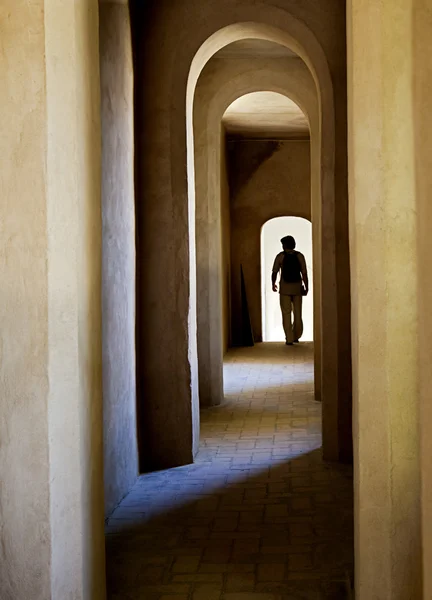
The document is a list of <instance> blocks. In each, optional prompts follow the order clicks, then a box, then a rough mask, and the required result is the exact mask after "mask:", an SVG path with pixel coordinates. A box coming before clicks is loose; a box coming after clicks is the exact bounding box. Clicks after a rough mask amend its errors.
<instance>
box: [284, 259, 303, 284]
mask: <svg viewBox="0 0 432 600" xmlns="http://www.w3.org/2000/svg"><path fill="white" fill-rule="evenodd" d="M282 279H283V280H284V281H285V282H286V283H298V282H299V281H301V268H300V261H299V259H298V252H285V256H284V259H283V263H282Z"/></svg>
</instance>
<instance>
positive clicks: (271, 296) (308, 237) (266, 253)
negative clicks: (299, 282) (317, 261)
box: [261, 217, 313, 342]
mask: <svg viewBox="0 0 432 600" xmlns="http://www.w3.org/2000/svg"><path fill="white" fill-rule="evenodd" d="M286 235H292V236H293V237H294V239H295V240H296V243H297V245H296V250H298V251H299V252H301V253H302V254H304V256H305V259H306V264H307V268H308V274H309V294H308V295H307V296H306V297H305V298H303V326H304V330H303V335H302V338H301V341H303V342H310V341H312V340H313V288H312V286H313V271H312V223H311V222H310V221H308V220H307V219H303V218H302V217H277V218H275V219H270V220H269V221H267V222H266V223H264V225H263V227H262V229H261V298H262V325H263V341H264V342H282V341H284V340H285V334H284V331H283V327H282V317H281V311H280V306H279V294H275V293H274V292H273V291H272V286H271V272H272V268H273V262H274V259H275V257H276V255H277V254H278V253H279V252H281V251H282V246H281V243H280V240H281V238H283V237H284V236H286Z"/></svg>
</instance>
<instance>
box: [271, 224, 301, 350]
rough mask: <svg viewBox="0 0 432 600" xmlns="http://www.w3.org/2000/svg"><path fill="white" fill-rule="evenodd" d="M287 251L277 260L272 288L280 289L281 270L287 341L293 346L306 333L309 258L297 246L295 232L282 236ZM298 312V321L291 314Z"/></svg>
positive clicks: (280, 254) (281, 304) (284, 324)
mask: <svg viewBox="0 0 432 600" xmlns="http://www.w3.org/2000/svg"><path fill="white" fill-rule="evenodd" d="M281 244H282V248H283V252H280V253H279V254H278V255H277V256H276V258H275V261H274V264H273V271H272V276H271V278H272V288H273V291H274V292H277V291H278V286H277V284H276V280H277V276H278V273H279V272H280V273H281V276H280V281H279V294H280V307H281V312H282V322H283V328H284V331H285V338H286V344H287V345H288V346H292V345H293V343H298V342H299V340H300V338H301V336H302V333H303V321H302V299H303V298H302V297H303V296H306V295H307V293H308V292H309V280H308V274H307V267H306V260H305V257H304V256H303V254H302V253H301V252H297V251H296V250H295V247H296V242H295V239H294V238H293V237H292V236H291V235H287V236H286V237H284V238H282V239H281ZM292 313H294V322H292V318H291V315H292Z"/></svg>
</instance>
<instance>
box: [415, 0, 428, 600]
mask: <svg viewBox="0 0 432 600" xmlns="http://www.w3.org/2000/svg"><path fill="white" fill-rule="evenodd" d="M412 18H413V20H412V44H413V56H412V61H413V84H414V85H413V117H414V161H415V185H416V217H417V218H416V223H417V261H418V262H417V272H418V277H417V298H418V311H419V312H418V321H419V328H418V333H419V346H418V355H417V359H418V373H419V393H420V434H421V437H420V443H421V446H420V448H421V463H420V464H421V478H422V491H421V499H422V547H423V597H424V598H425V599H428V598H432V571H431V569H430V565H431V564H432V462H431V459H430V458H431V456H432V436H431V426H432V403H431V377H430V370H431V356H432V334H431V332H432V311H431V306H432V277H431V272H432V271H431V257H432V236H431V231H430V229H431V227H430V224H431V223H432V203H431V189H432V179H431V174H432V153H431V143H432V121H431V113H430V102H431V97H432V61H431V60H430V56H431V55H432V37H431V30H432V5H431V2H430V1H429V0H415V1H413V4H412Z"/></svg>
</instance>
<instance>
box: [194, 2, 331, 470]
mask: <svg viewBox="0 0 432 600" xmlns="http://www.w3.org/2000/svg"><path fill="white" fill-rule="evenodd" d="M285 17H286V13H285ZM285 25H286V29H285V28H284V29H281V28H280V24H279V26H278V27H274V26H272V25H269V24H268V22H265V21H264V22H245V23H239V22H238V23H235V24H231V25H229V26H227V27H225V28H223V29H220V30H218V31H216V32H215V33H214V34H213V35H211V36H210V37H209V38H208V39H207V40H206V41H205V42H204V43H203V44H202V46H201V47H200V48H199V50H198V52H197V53H196V54H195V56H194V58H193V60H192V63H191V68H190V72H189V77H188V84H187V90H186V120H187V140H188V147H187V152H188V161H187V164H188V174H189V178H188V180H189V228H190V232H191V235H190V237H189V251H190V253H189V256H190V273H191V284H190V286H191V287H190V307H191V310H190V313H189V328H190V338H189V339H190V341H189V348H190V353H191V355H192V356H195V357H196V359H195V360H194V362H193V364H192V366H195V368H196V371H195V377H196V376H198V366H197V365H198V360H197V358H198V357H197V353H198V350H197V345H196V341H195V340H196V339H197V329H196V323H195V318H196V317H195V315H196V314H197V309H196V290H194V280H195V277H196V273H195V272H194V264H193V263H194V262H195V260H196V255H195V248H194V244H195V227H194V224H195V190H194V187H195V183H194V180H195V170H194V168H193V166H192V161H193V158H192V157H193V155H192V152H193V127H192V120H191V119H193V117H192V111H193V100H194V94H195V88H196V83H197V81H198V77H199V75H200V73H201V72H202V70H203V68H204V66H205V65H206V64H207V62H208V61H209V59H210V57H211V56H213V55H214V54H215V53H216V52H217V51H218V50H220V49H221V48H223V47H224V46H226V45H228V44H230V43H232V42H233V41H238V40H240V39H250V38H255V39H264V40H267V41H271V42H274V43H277V44H280V45H283V46H285V47H287V48H289V49H290V50H292V51H294V52H295V53H296V54H298V56H299V57H300V58H301V59H302V60H303V61H304V63H305V64H306V65H307V67H308V69H309V71H310V73H311V75H312V77H313V79H314V82H315V85H316V90H317V97H318V111H319V124H318V132H319V133H318V136H319V140H320V151H319V157H318V164H319V167H318V168H319V172H320V178H319V181H318V182H317V184H318V186H319V190H320V192H319V195H320V197H321V202H315V203H314V213H315V220H316V221H318V222H319V227H318V228H317V227H316V228H315V232H316V234H315V239H316V243H315V247H316V248H318V249H320V250H321V256H325V257H326V260H325V261H322V260H321V259H318V260H317V261H315V262H319V263H321V269H317V270H316V273H317V274H318V275H319V277H318V278H317V281H316V285H315V286H314V287H315V289H316V292H315V293H316V295H317V302H320V305H321V319H317V321H318V322H317V326H316V328H317V331H316V345H317V351H316V356H315V362H316V364H317V366H318V369H317V373H318V375H319V376H318V377H317V380H316V386H315V387H316V391H317V397H318V398H319V399H324V402H325V405H324V410H323V446H324V454H325V456H326V457H327V458H330V459H334V460H336V459H338V458H339V443H338V437H339V433H340V430H341V428H340V427H339V423H338V404H339V399H338V355H337V343H338V331H337V297H336V260H335V253H336V239H335V221H334V213H335V208H334V203H335V189H334V155H335V153H334V143H335V131H334V101H333V90H332V84H331V78H330V73H329V69H328V65H327V63H326V59H325V56H324V54H323V51H322V49H321V47H320V46H319V44H318V43H317V41H316V40H315V38H314V36H313V35H312V33H311V32H310V31H309V30H308V29H307V28H306V27H305V26H304V25H303V24H302V23H300V22H297V21H296V20H295V19H293V20H292V21H291V22H290V23H285ZM306 48H307V50H306ZM311 56H313V59H312V58H311ZM315 61H316V64H315ZM251 91H252V90H251ZM275 91H276V90H275ZM293 93H294V94H295V91H294V92H293ZM241 95H242V94H241ZM237 97H238V96H237ZM291 97H292V96H291ZM233 99H234V98H233ZM293 99H294V98H293ZM323 206H325V210H324V212H323V211H322V207H323ZM321 277H322V278H324V279H325V281H326V290H330V291H331V292H333V293H326V294H324V296H323V295H322V293H321V289H322V286H321ZM209 326H210V328H211V329H212V330H213V331H214V332H216V329H217V328H218V324H217V323H215V321H214V319H211V320H210V322H209ZM323 327H324V331H325V341H326V348H325V352H323V351H322V347H321V337H322V336H323V334H322V333H321V331H322V329H323ZM215 337H216V339H217V335H215ZM202 346H205V347H206V360H205V362H206V364H207V365H208V367H209V369H208V370H206V369H205V368H204V369H200V371H201V379H203V378H204V379H205V380H206V381H208V382H209V383H210V385H211V382H212V381H213V382H214V383H215V387H216V390H215V391H212V392H210V396H209V395H208V394H207V399H208V398H210V400H211V398H212V397H213V398H215V399H216V401H217V399H218V398H220V397H222V387H223V383H222V360H220V361H219V360H217V362H216V364H215V361H214V360H211V356H212V350H213V351H215V354H216V356H218V357H219V356H221V346H220V344H215V346H213V347H212V346H209V344H208V343H207V340H204V343H203V344H202ZM205 388H207V389H208V385H207V386H205V387H204V389H205ZM206 403H208V402H206Z"/></svg>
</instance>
